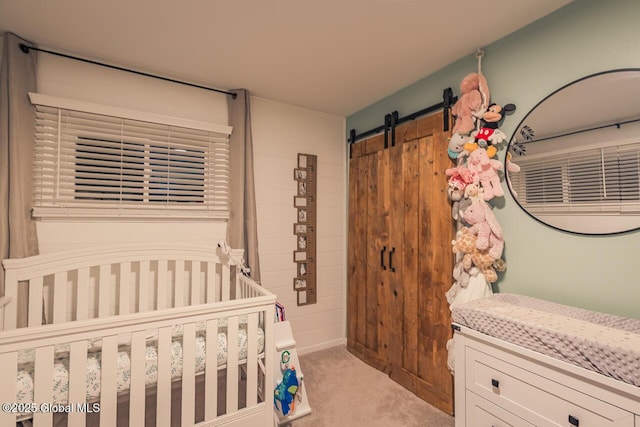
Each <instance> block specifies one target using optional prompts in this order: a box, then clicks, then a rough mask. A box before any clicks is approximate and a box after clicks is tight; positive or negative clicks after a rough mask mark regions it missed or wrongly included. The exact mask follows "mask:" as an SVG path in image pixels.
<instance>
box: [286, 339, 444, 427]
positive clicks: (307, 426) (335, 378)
mask: <svg viewBox="0 0 640 427" xmlns="http://www.w3.org/2000/svg"><path fill="white" fill-rule="evenodd" d="M300 365H301V368H302V371H303V373H304V383H305V388H306V393H307V397H308V399H309V404H310V406H311V408H312V413H311V415H309V416H307V417H304V418H302V419H300V420H298V421H295V422H294V423H292V427H343V426H345V427H347V426H348V427H359V426H363V427H394V426H398V427H411V426H416V427H418V426H420V427H452V426H453V425H454V421H453V417H451V416H449V415H447V414H445V413H443V412H441V411H440V410H438V409H436V408H434V407H433V406H431V405H429V404H428V403H425V402H424V401H423V400H421V399H419V398H418V397H416V396H415V395H414V394H413V393H411V392H409V391H408V390H406V389H404V388H403V387H402V386H400V385H399V384H397V383H395V382H394V381H392V380H391V379H389V377H388V376H387V375H385V374H384V373H382V372H380V371H378V370H376V369H374V368H372V367H370V366H369V365H367V364H365V363H363V362H362V361H360V360H359V359H358V358H356V357H355V356H353V355H352V354H351V353H349V352H348V351H347V350H346V347H344V346H339V347H333V348H330V349H327V350H322V351H318V352H315V353H310V354H306V355H304V356H301V357H300Z"/></svg>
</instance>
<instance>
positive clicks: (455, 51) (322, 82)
mask: <svg viewBox="0 0 640 427" xmlns="http://www.w3.org/2000/svg"><path fill="white" fill-rule="evenodd" d="M569 2H570V0H518V1H513V0H486V1H484V2H477V1H470V0H456V1H452V0H321V1H309V0H307V1H305V0H226V1H224V0H181V1H175V0H109V1H96V0H93V1H91V0H89V1H88V0H55V1H42V0H20V1H16V0H0V31H3V32H4V31H11V32H13V33H15V34H17V35H19V36H21V37H23V38H25V39H28V40H30V41H32V42H34V43H36V44H37V45H38V46H39V47H41V48H46V49H52V50H57V51H60V52H65V53H68V54H72V55H76V56H82V57H84V58H88V59H93V60H97V61H101V62H106V63H109V64H112V65H117V66H124V67H127V68H132V69H136V70H139V71H143V72H147V73H152V74H158V75H162V76H165V77H170V78H173V79H178V80H184V81H188V82H191V83H196V84H200V85H206V86H209V87H215V88H220V89H232V88H241V87H242V88H246V89H248V90H249V91H250V92H251V93H252V94H253V95H256V96H260V97H263V98H267V99H270V100H274V101H280V102H284V103H287V104H292V105H297V106H301V107H305V108H310V109H313V110H317V111H322V112H326V113H330V114H334V115H338V116H348V115H350V114H352V113H354V112H356V111H358V110H360V109H362V108H364V107H366V106H368V105H370V104H372V103H373V102H375V101H378V100H380V99H382V98H384V97H385V96H387V95H390V94H392V93H394V92H396V91H398V90H400V89H402V88H403V87H406V86H408V85H410V84H412V83H414V82H416V81H418V80H420V79H421V78H423V77H425V76H428V75H430V74H432V73H433V72H435V71H438V70H439V69H441V68H443V67H445V66H446V65H448V64H451V63H452V62H454V61H456V60H458V59H460V58H463V57H465V56H466V55H473V54H474V53H475V52H476V50H477V49H478V48H481V47H483V46H487V45H489V44H490V43H492V42H494V41H496V40H498V39H500V38H502V37H503V36H505V35H507V34H509V33H511V32H513V31H515V30H517V29H519V28H522V27H523V26H525V25H527V24H529V23H530V22H533V21H535V20H537V19H539V18H541V17H543V16H545V15H547V14H549V13H551V12H552V11H554V10H556V9H558V8H559V7H562V6H563V5H565V4H567V3H569Z"/></svg>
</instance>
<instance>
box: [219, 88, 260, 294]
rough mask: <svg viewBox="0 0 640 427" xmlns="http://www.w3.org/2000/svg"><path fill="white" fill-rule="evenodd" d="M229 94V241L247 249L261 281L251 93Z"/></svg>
mask: <svg viewBox="0 0 640 427" xmlns="http://www.w3.org/2000/svg"><path fill="white" fill-rule="evenodd" d="M233 92H235V93H236V94H237V97H236V98H235V99H233V98H232V97H231V96H230V97H229V101H228V103H229V124H230V125H231V126H233V133H232V134H231V138H230V141H229V143H230V158H231V194H230V207H229V210H230V213H229V225H228V228H227V241H228V242H229V245H230V246H231V247H232V248H234V249H240V248H242V249H244V254H245V255H244V257H245V260H246V265H247V267H249V268H250V269H251V277H252V278H253V280H255V281H257V282H260V260H259V258H258V227H257V218H256V190H255V184H254V175H253V137H252V135H251V102H250V94H249V92H248V91H247V90H245V89H237V90H234V91H233Z"/></svg>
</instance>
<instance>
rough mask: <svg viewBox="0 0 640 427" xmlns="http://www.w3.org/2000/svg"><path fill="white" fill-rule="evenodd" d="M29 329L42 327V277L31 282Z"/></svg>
mask: <svg viewBox="0 0 640 427" xmlns="http://www.w3.org/2000/svg"><path fill="white" fill-rule="evenodd" d="M28 325H29V327H34V326H39V325H42V277H36V278H33V279H31V280H30V281H29V320H28Z"/></svg>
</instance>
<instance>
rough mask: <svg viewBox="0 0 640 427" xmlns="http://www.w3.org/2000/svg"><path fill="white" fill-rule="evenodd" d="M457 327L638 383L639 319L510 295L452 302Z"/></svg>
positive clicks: (631, 382)
mask: <svg viewBox="0 0 640 427" xmlns="http://www.w3.org/2000/svg"><path fill="white" fill-rule="evenodd" d="M451 318H452V320H453V321H454V322H455V323H458V324H460V325H462V326H467V327H469V328H471V329H474V330H476V331H479V332H482V333H484V334H487V335H490V336H492V337H496V338H499V339H501V340H503V341H507V342H510V343H513V344H516V345H519V346H521V347H525V348H528V349H530V350H533V351H536V352H539V353H542V354H545V355H547V356H551V357H554V358H556V359H560V360H563V361H565V362H568V363H572V364H574V365H577V366H581V367H583V368H586V369H589V370H592V371H595V372H598V373H600V374H603V375H606V376H609V377H612V378H615V379H617V380H620V381H623V382H625V383H628V384H632V385H635V386H640V320H636V319H630V318H626V317H620V316H614V315H610V314H605V313H598V312H593V311H589V310H583V309H580V308H576V307H569V306H565V305H561V304H556V303H552V302H549V301H543V300H540V299H536V298H532V297H527V296H523V295H514V294H495V295H492V296H490V297H488V298H483V299H478V300H475V301H471V302H468V303H466V304H462V305H460V306H456V307H454V308H453V310H452V316H451Z"/></svg>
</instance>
